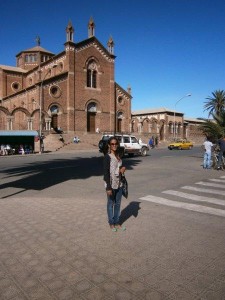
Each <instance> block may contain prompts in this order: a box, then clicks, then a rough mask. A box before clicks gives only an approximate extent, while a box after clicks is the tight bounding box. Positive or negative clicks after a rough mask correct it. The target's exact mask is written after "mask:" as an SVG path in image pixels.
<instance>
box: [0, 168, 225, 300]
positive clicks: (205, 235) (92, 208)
mask: <svg viewBox="0 0 225 300" xmlns="http://www.w3.org/2000/svg"><path fill="white" fill-rule="evenodd" d="M222 175H225V174H224V173H223V172H221V173H215V177H216V176H217V178H219V176H221V177H222ZM99 180H101V182H102V178H101V179H99V178H96V183H95V185H96V186H97V184H99ZM223 181H225V179H223V178H221V182H223ZM220 184H222V183H220ZM224 185H225V183H224ZM84 186H85V181H83V182H80V191H79V193H78V194H79V196H76V195H71V196H70V197H68V196H67V194H66V193H65V194H66V197H65V198H62V197H57V193H56V195H55V197H48V196H46V197H43V195H42V193H40V197H39V196H38V194H39V192H36V193H35V194H34V196H28V195H26V193H25V195H26V196H24V195H23V194H22V195H15V196H12V197H6V198H1V199H0V299H1V300H3V299H4V300H5V299H10V300H25V299H26V300H32V299H39V300H50V299H56V300H57V299H58V300H63V299H64V300H70V299H76V300H81V299H83V300H85V299H90V300H95V299H96V300H98V299H105V300H106V299H107V300H110V299H121V300H127V299H133V300H139V299H146V300H147V299H148V300H149V299H150V300H158V299H180V300H185V299H189V300H192V299H199V300H200V299H202V300H203V299H212V300H217V299H218V300H219V299H225V234H224V232H225V230H224V228H225V218H224V217H222V216H218V215H213V214H210V213H199V212H197V211H191V210H188V209H184V208H183V207H181V208H180V207H169V206H168V205H161V204H159V203H157V201H156V200H154V201H155V202H154V201H153V202H152V201H151V202H149V201H148V198H147V201H145V200H144V199H133V198H132V195H130V198H129V199H128V200H126V199H123V201H122V213H121V219H122V221H123V222H124V224H125V225H126V227H127V230H126V231H124V232H123V231H118V232H115V233H114V232H111V231H110V229H109V226H108V225H107V219H106V200H105V195H104V193H102V194H101V193H96V192H95V190H94V186H93V197H90V194H86V193H85V189H83V195H81V189H82V187H84ZM87 188H88V186H87ZM77 189H79V184H78V183H77ZM221 190H222V189H221ZM162 196H163V195H162ZM205 196H207V195H205ZM163 197H165V196H163ZM218 198H219V199H220V201H223V199H224V196H223V195H218ZM181 203H182V202H181Z"/></svg>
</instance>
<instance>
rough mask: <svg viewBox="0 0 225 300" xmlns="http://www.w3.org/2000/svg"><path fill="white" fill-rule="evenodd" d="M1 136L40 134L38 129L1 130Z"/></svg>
mask: <svg viewBox="0 0 225 300" xmlns="http://www.w3.org/2000/svg"><path fill="white" fill-rule="evenodd" d="M0 136H38V132H37V131H36V130H0Z"/></svg>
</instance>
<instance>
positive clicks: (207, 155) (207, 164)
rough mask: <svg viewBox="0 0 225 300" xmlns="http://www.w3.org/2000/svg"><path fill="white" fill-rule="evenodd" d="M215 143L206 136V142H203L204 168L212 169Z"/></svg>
mask: <svg viewBox="0 0 225 300" xmlns="http://www.w3.org/2000/svg"><path fill="white" fill-rule="evenodd" d="M213 146H214V145H213V143H212V142H210V141H209V139H208V137H206V139H205V142H204V143H203V144H202V148H203V149H204V150H205V152H204V158H203V169H211V156H212V148H213Z"/></svg>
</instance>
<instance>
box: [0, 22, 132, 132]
mask: <svg viewBox="0 0 225 300" xmlns="http://www.w3.org/2000/svg"><path fill="white" fill-rule="evenodd" d="M74 37H75V34H74V28H73V26H72V23H71V22H69V24H68V26H67V27H66V42H65V44H64V50H63V51H62V52H61V53H58V54H54V53H52V52H50V51H48V50H46V49H44V48H42V47H41V45H40V39H39V38H37V40H36V42H37V45H36V46H35V47H33V48H30V49H27V50H24V51H21V52H20V53H18V54H17V55H16V67H11V66H5V65H0V99H1V103H0V130H37V131H40V129H41V132H43V133H44V134H45V135H46V134H49V133H51V132H52V131H53V130H56V129H58V128H61V129H62V130H63V131H64V132H77V133H79V132H80V133H86V132H90V133H91V132H95V131H96V129H97V128H99V129H100V130H104V131H110V132H115V131H123V132H130V131H131V99H132V96H131V89H130V88H129V87H128V89H127V90H125V89H123V88H122V87H121V86H120V85H119V84H118V83H117V82H116V81H115V70H114V67H115V58H116V56H115V55H114V42H113V39H112V38H111V37H110V38H109V40H108V43H107V47H104V46H103V45H102V44H101V43H100V42H99V41H98V39H97V38H96V37H95V24H94V21H93V19H92V18H91V19H90V21H89V23H88V38H87V39H85V40H83V41H81V42H77V43H76V42H74ZM40 113H41V116H40Z"/></svg>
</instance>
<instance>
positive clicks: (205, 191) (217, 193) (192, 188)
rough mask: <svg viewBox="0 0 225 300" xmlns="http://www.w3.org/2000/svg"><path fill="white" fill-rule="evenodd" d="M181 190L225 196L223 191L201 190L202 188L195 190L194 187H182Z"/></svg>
mask: <svg viewBox="0 0 225 300" xmlns="http://www.w3.org/2000/svg"><path fill="white" fill-rule="evenodd" d="M181 188H182V189H186V190H191V191H195V192H202V193H209V194H216V195H223V196H225V191H221V190H220V191H218V190H213V189H203V188H197V187H194V186H187V185H186V186H182V187H181Z"/></svg>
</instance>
